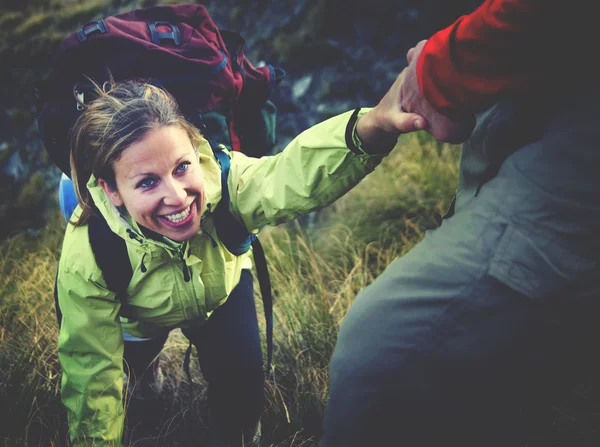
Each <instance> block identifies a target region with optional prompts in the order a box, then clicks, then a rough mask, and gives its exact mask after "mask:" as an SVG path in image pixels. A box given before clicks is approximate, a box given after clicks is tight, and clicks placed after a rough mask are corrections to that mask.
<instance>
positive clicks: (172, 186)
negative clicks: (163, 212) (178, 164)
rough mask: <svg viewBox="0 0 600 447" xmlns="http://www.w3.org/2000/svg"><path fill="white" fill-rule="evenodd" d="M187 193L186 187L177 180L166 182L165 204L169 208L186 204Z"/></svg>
mask: <svg viewBox="0 0 600 447" xmlns="http://www.w3.org/2000/svg"><path fill="white" fill-rule="evenodd" d="M186 197H187V191H186V188H185V185H184V184H183V183H181V182H179V181H177V180H176V179H170V181H168V182H165V189H164V197H163V202H164V204H165V205H169V206H181V205H184V204H185V199H186Z"/></svg>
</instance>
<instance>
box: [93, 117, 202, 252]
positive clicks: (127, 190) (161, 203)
mask: <svg viewBox="0 0 600 447" xmlns="http://www.w3.org/2000/svg"><path fill="white" fill-rule="evenodd" d="M114 171H115V179H116V183H117V190H116V191H113V190H111V189H110V188H109V187H108V186H107V184H106V182H104V181H103V180H101V179H99V183H100V186H102V188H103V189H104V192H105V193H106V195H107V196H108V198H109V199H110V201H111V202H112V203H113V204H114V205H116V206H123V205H124V206H125V208H127V211H128V212H129V214H130V215H131V217H133V218H134V219H135V221H136V222H137V223H138V224H139V225H141V226H143V227H146V228H147V229H149V230H152V231H154V232H156V233H159V234H161V235H163V236H166V237H168V238H170V239H172V240H174V241H178V242H181V241H185V240H187V239H190V238H191V237H192V236H193V235H194V234H196V233H197V232H198V229H199V227H200V210H201V209H202V205H203V204H204V200H205V191H204V175H203V173H202V169H201V168H200V163H199V162H198V156H197V154H196V151H195V150H194V147H193V145H192V142H191V141H190V138H189V137H188V134H187V133H186V131H185V130H183V129H182V128H180V127H178V126H165V127H158V128H156V129H153V130H151V131H150V133H149V134H148V135H146V137H145V138H144V139H142V140H140V141H138V142H137V143H134V144H132V145H131V146H129V147H128V148H127V149H125V150H124V151H123V153H122V154H121V157H120V158H119V160H117V161H116V162H115V164H114Z"/></svg>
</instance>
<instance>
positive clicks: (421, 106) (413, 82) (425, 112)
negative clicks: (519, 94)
mask: <svg viewBox="0 0 600 447" xmlns="http://www.w3.org/2000/svg"><path fill="white" fill-rule="evenodd" d="M426 42H427V41H426V40H422V41H421V42H419V43H418V44H417V45H416V46H415V47H414V48H411V49H410V50H408V53H407V54H406V60H407V61H408V67H407V68H406V70H404V71H405V72H406V73H405V75H404V79H403V82H402V85H401V86H400V95H399V97H400V103H401V106H402V108H403V109H404V110H406V111H410V112H414V113H419V114H421V115H422V116H423V117H424V118H425V119H426V120H427V125H426V127H425V130H426V131H427V132H429V133H430V134H431V135H432V136H433V137H434V138H436V139H438V140H440V141H446V142H449V143H461V142H463V141H465V140H466V139H467V138H468V137H469V135H470V133H471V131H472V129H473V126H474V124H475V120H474V117H473V116H470V115H467V116H465V117H464V119H461V120H452V119H450V118H448V117H447V116H445V115H443V114H441V113H440V112H438V111H437V110H436V109H435V108H434V107H433V106H432V105H431V104H430V103H429V101H427V98H425V96H424V95H423V93H422V92H421V89H420V88H419V83H418V80H417V60H418V59H419V56H420V55H421V52H422V51H423V47H424V46H425V44H426ZM425 75H427V74H426V73H425Z"/></svg>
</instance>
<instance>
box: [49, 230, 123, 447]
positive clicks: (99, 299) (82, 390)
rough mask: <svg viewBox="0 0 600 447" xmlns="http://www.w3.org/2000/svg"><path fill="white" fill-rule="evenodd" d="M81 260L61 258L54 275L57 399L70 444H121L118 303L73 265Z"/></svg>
mask: <svg viewBox="0 0 600 447" xmlns="http://www.w3.org/2000/svg"><path fill="white" fill-rule="evenodd" d="M85 230H86V229H85V228H84V231H85ZM67 231H68V230H67ZM73 256H74V257H76V258H78V260H75V259H73ZM81 258H82V256H80V254H72V256H71V259H61V266H60V269H59V275H58V296H59V304H60V308H61V311H62V314H63V318H62V326H61V331H60V336H59V341H58V356H59V360H60V364H61V368H62V370H63V375H62V384H61V397H62V401H63V404H64V405H65V407H66V408H67V415H68V422H69V431H70V438H71V441H72V443H73V445H74V446H87V445H90V446H91V445H94V446H111V447H113V446H120V445H121V437H122V434H123V421H124V412H123V405H122V393H123V336H122V334H121V325H120V322H119V315H118V312H119V309H120V303H119V302H118V300H117V301H116V300H115V294H114V293H113V292H110V291H109V290H107V289H106V288H105V287H103V286H102V284H101V283H102V279H101V277H94V275H91V276H90V275H88V274H87V273H86V272H85V269H79V268H78V267H77V266H81V265H82V263H85V261H86V259H81ZM83 258H85V256H83Z"/></svg>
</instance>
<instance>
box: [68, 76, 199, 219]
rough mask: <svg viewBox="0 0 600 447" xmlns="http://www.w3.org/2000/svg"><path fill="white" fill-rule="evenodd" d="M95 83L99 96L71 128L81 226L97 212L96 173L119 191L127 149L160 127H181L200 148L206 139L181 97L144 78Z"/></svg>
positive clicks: (88, 105) (73, 171)
mask: <svg viewBox="0 0 600 447" xmlns="http://www.w3.org/2000/svg"><path fill="white" fill-rule="evenodd" d="M93 84H94V90H95V94H96V95H97V98H96V99H94V100H93V101H92V102H90V103H89V104H87V105H84V111H83V113H82V114H81V116H80V117H79V118H78V119H77V121H76V122H75V125H74V126H73V129H72V131H71V178H72V179H73V185H74V187H75V194H76V195H77V201H78V202H79V205H80V206H81V208H82V209H83V212H82V213H81V215H80V217H79V219H78V220H77V221H76V222H72V223H73V225H75V226H80V225H83V224H85V223H86V222H87V221H88V219H89V218H90V216H91V215H92V213H93V212H94V203H93V200H92V197H91V196H90V193H89V191H88V189H87V183H88V181H89V179H90V177H91V175H92V174H94V176H95V177H96V178H101V179H104V180H105V181H106V183H107V184H108V185H109V187H110V188H111V189H112V190H117V184H116V181H115V172H114V166H113V165H114V163H115V162H116V161H117V160H118V159H119V158H120V156H121V154H122V153H123V151H124V150H125V149H127V148H128V147H129V146H131V145H132V144H134V143H137V142H138V141H140V140H142V139H143V138H145V137H146V136H147V135H148V133H149V132H150V131H151V130H152V129H155V128H158V127H163V126H179V127H180V128H182V129H183V130H185V131H186V132H187V134H188V136H189V137H190V140H191V141H192V143H193V144H194V147H197V145H198V144H199V143H200V142H201V141H202V140H203V137H202V135H201V134H200V131H199V130H198V129H197V128H196V127H194V126H193V125H192V124H190V123H189V122H188V121H187V120H186V119H185V118H184V117H183V115H182V114H181V112H180V110H179V107H178V105H177V102H176V101H175V99H174V98H173V97H172V96H171V95H170V94H169V93H167V92H166V91H165V90H162V89H161V88H159V87H156V86H154V85H151V84H148V83H143V82H133V81H128V82H123V83H119V84H115V83H114V82H110V83H106V84H104V85H103V86H102V87H100V86H99V85H98V84H96V83H93Z"/></svg>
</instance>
